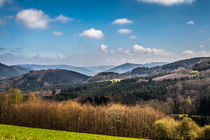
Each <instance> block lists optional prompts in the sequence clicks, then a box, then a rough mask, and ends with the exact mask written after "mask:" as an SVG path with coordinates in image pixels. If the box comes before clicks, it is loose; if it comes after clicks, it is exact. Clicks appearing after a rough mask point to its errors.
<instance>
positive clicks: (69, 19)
mask: <svg viewBox="0 0 210 140" xmlns="http://www.w3.org/2000/svg"><path fill="white" fill-rule="evenodd" d="M71 20H74V19H73V18H70V17H66V16H64V15H62V14H60V15H59V16H57V17H56V18H54V19H53V21H60V22H63V23H66V22H69V21H71Z"/></svg>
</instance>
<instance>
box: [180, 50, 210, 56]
mask: <svg viewBox="0 0 210 140" xmlns="http://www.w3.org/2000/svg"><path fill="white" fill-rule="evenodd" d="M182 55H183V57H184V58H189V57H209V55H210V52H208V51H205V50H203V51H192V50H185V51H183V52H182Z"/></svg>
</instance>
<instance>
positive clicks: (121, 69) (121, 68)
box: [105, 62, 167, 73]
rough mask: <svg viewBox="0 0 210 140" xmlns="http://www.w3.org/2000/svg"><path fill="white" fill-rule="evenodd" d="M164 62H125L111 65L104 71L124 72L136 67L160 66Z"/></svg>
mask: <svg viewBox="0 0 210 140" xmlns="http://www.w3.org/2000/svg"><path fill="white" fill-rule="evenodd" d="M164 64H167V63H166V62H152V63H146V64H133V63H125V64H122V65H119V66H116V67H113V68H111V69H109V70H106V71H105V72H115V73H125V72H128V71H131V70H133V69H135V68H138V67H148V68H151V67H155V66H162V65H164Z"/></svg>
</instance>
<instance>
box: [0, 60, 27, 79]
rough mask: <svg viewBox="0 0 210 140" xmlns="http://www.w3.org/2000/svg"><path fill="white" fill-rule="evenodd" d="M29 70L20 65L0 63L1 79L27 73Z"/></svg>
mask: <svg viewBox="0 0 210 140" xmlns="http://www.w3.org/2000/svg"><path fill="white" fill-rule="evenodd" d="M28 71H29V70H28V69H26V68H22V67H19V66H8V65H5V64H2V63H0V79H4V78H8V77H12V76H19V75H22V74H25V73H27V72H28Z"/></svg>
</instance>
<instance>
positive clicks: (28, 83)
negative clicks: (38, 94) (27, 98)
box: [0, 69, 89, 90]
mask: <svg viewBox="0 0 210 140" xmlns="http://www.w3.org/2000/svg"><path fill="white" fill-rule="evenodd" d="M88 78H89V77H88V76H87V75H84V74H81V73H78V72H74V71H68V70H61V69H56V70H52V69H49V70H40V71H30V73H27V74H24V75H21V76H17V77H12V78H8V79H4V80H1V81H0V88H1V89H6V88H8V87H9V86H10V85H12V86H13V87H18V88H20V89H22V90H27V89H30V90H31V89H34V88H39V87H47V86H50V85H55V84H62V83H74V84H75V83H82V82H84V81H86V80H87V79H88Z"/></svg>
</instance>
